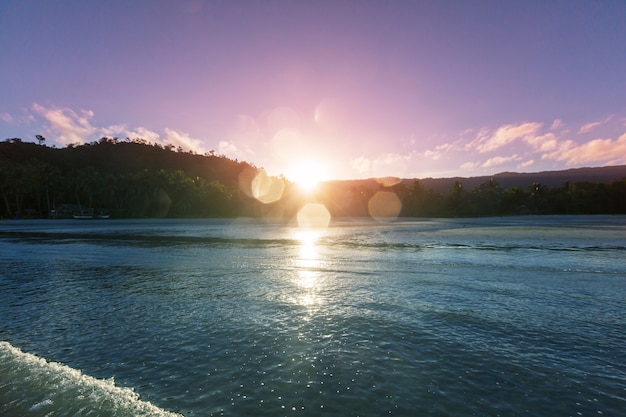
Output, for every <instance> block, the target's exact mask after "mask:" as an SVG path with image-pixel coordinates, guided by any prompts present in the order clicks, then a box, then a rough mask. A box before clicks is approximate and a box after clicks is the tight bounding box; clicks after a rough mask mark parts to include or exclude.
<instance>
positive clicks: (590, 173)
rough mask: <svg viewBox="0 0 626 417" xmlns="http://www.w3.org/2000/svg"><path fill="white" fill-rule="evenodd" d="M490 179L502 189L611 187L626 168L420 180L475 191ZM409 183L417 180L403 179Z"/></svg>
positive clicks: (440, 187)
mask: <svg viewBox="0 0 626 417" xmlns="http://www.w3.org/2000/svg"><path fill="white" fill-rule="evenodd" d="M491 178H493V179H495V180H496V181H498V183H499V184H500V186H501V187H502V188H509V187H518V188H526V187H528V186H530V185H531V184H534V183H539V184H541V185H545V186H547V187H558V186H561V185H563V184H564V183H566V182H572V183H573V182H592V183H597V184H608V183H610V182H612V181H618V180H621V179H625V178H626V165H617V166H607V167H597V168H574V169H567V170H563V171H543V172H532V173H517V172H501V173H499V174H494V175H491V176H480V177H453V178H424V179H420V181H421V183H422V185H424V187H426V188H431V189H433V190H437V191H439V192H447V191H448V190H449V189H450V187H452V185H453V184H454V182H455V181H458V182H460V183H461V184H463V186H465V187H466V188H474V187H476V186H478V185H479V184H481V183H484V182H485V181H488V180H490V179H491ZM403 181H404V182H405V183H407V184H410V183H412V182H413V181H414V180H412V179H406V180H403Z"/></svg>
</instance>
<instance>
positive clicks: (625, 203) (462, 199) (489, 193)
mask: <svg viewBox="0 0 626 417" xmlns="http://www.w3.org/2000/svg"><path fill="white" fill-rule="evenodd" d="M37 139H38V141H39V143H38V144H36V143H30V142H23V141H22V140H20V139H17V138H14V139H7V140H5V141H4V142H0V198H1V199H2V201H1V202H0V203H1V204H0V217H1V218H11V217H44V218H45V217H70V216H71V215H72V214H76V213H79V212H83V211H85V212H90V213H91V212H98V213H99V212H102V213H107V214H111V215H112V216H113V217H231V216H279V217H293V216H294V215H295V214H296V213H297V211H298V209H299V208H300V207H301V206H302V205H303V204H304V203H305V202H306V201H314V202H321V203H323V204H324V205H325V206H326V207H327V208H328V210H329V211H330V213H331V214H332V215H333V216H335V217H337V216H367V215H368V214H369V213H368V202H369V201H370V199H371V198H372V197H373V196H374V195H375V194H376V193H377V192H378V191H383V190H384V191H392V192H394V193H395V195H396V196H397V197H398V199H399V201H400V202H401V211H400V213H399V215H400V216H413V217H448V216H497V215H511V214H602V213H603V214H616V213H622V214H624V213H626V178H623V179H621V180H615V181H612V182H610V183H594V182H574V183H570V182H565V183H564V184H562V185H561V186H558V187H547V186H545V185H542V184H540V183H538V182H535V183H532V184H528V186H527V187H525V188H521V187H509V188H506V189H503V188H502V187H500V185H499V184H498V181H496V180H494V179H489V180H487V181H485V182H483V183H481V184H480V185H478V186H475V187H472V188H471V189H465V187H464V185H463V184H462V182H460V181H456V182H455V183H454V184H453V185H452V186H451V187H450V189H449V190H448V191H447V192H440V191H436V190H433V189H428V188H425V187H424V186H423V185H422V183H421V182H420V181H419V180H415V181H413V182H407V181H403V182H397V183H396V184H394V185H391V186H389V184H383V183H382V182H378V181H376V180H359V181H335V182H328V183H326V184H324V185H323V186H322V187H320V189H319V190H318V191H317V193H316V194H315V195H308V196H306V195H304V194H302V193H301V192H299V191H298V190H297V188H296V187H295V186H294V184H291V183H289V182H288V181H286V180H285V179H284V178H283V179H281V181H282V185H283V191H282V193H281V198H280V199H279V200H277V201H274V202H271V203H268V204H266V203H262V202H261V201H259V200H257V199H255V198H253V197H252V196H251V193H250V184H249V182H248V183H247V184H242V178H250V174H249V173H250V172H253V173H258V172H260V170H259V169H257V168H256V167H254V166H252V165H250V164H248V163H246V162H240V161H236V160H231V159H228V158H226V157H224V156H220V155H215V154H214V153H213V152H210V153H207V154H205V155H198V154H195V153H192V152H184V151H183V150H182V149H180V148H179V149H174V147H173V146H165V147H163V146H160V145H158V144H150V143H148V142H146V141H144V140H126V141H120V140H118V139H115V138H102V139H100V140H99V141H97V142H92V143H89V144H84V145H78V146H68V147H65V148H62V149H58V148H54V147H48V146H45V144H44V142H45V138H43V137H41V136H38V137H37ZM246 187H247V189H246Z"/></svg>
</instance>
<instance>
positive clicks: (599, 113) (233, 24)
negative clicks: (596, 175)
mask: <svg viewBox="0 0 626 417" xmlns="http://www.w3.org/2000/svg"><path fill="white" fill-rule="evenodd" d="M625 22H626V2H624V1H623V0H603V1H580V0H566V1H559V0H551V1H545V0H540V1H533V0H524V1H507V0H498V1H489V0H482V1H477V0H458V1H446V0H441V1H419V0H403V1H393V0H391V1H382V0H381V1H365V0H358V1H357V0H352V1H342V0H333V1H324V0H319V1H298V0H290V1H272V0H266V1H252V0H250V1H247V0H246V1H244V0H242V1H237V0H235V1H221V0H211V1H203V0H177V1H174V0H172V1H164V0H135V1H127V0H121V1H120V0H107V1H83V0H76V1H72V0H55V1H48V0H0V63H1V65H0V140H4V139H5V138H6V139H8V138H14V137H18V138H21V139H22V140H24V141H32V142H35V141H36V140H35V135H38V134H40V135H43V136H44V137H45V138H46V144H47V145H48V146H57V147H64V146H66V145H68V144H77V143H85V142H93V141H96V140H99V139H100V138H101V137H103V136H107V137H117V138H120V139H125V138H130V139H135V138H142V139H145V140H148V141H150V142H152V143H159V144H164V145H165V144H172V145H174V146H175V147H178V146H180V147H182V148H183V149H185V150H192V151H195V152H197V153H201V154H202V153H206V152H215V153H217V154H221V155H225V156H227V157H229V158H232V159H238V160H240V161H247V162H250V163H252V164H254V165H256V166H257V167H260V168H264V169H265V170H266V171H267V172H268V174H270V175H285V176H287V178H290V179H296V177H298V176H300V177H302V176H305V177H307V176H308V177H315V178H318V177H319V179H322V180H328V179H358V178H372V177H386V176H395V177H400V178H426V177H452V176H463V177H469V176H476V175H491V174H495V173H499V172H504V171H515V172H539V171H548V170H561V169H568V168H576V167H583V166H605V165H621V164H626V23H625ZM2 136H4V137H2Z"/></svg>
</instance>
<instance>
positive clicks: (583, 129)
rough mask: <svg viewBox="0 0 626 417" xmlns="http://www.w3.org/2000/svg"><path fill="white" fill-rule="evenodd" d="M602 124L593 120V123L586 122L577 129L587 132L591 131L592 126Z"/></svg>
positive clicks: (579, 131) (580, 131)
mask: <svg viewBox="0 0 626 417" xmlns="http://www.w3.org/2000/svg"><path fill="white" fill-rule="evenodd" d="M601 124H602V122H593V123H587V124H584V125H582V126H581V127H580V129H578V133H587V132H590V131H592V130H593V129H594V128H596V127H598V126H600V125H601Z"/></svg>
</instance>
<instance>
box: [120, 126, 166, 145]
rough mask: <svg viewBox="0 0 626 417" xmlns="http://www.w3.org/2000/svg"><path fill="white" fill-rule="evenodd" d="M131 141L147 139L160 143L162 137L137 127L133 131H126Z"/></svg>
mask: <svg viewBox="0 0 626 417" xmlns="http://www.w3.org/2000/svg"><path fill="white" fill-rule="evenodd" d="M124 133H125V134H126V137H127V138H129V139H145V140H147V141H148V142H153V143H160V139H161V135H159V134H158V133H157V132H154V131H152V130H150V129H147V128H145V127H136V128H134V129H131V130H124Z"/></svg>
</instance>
